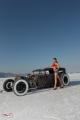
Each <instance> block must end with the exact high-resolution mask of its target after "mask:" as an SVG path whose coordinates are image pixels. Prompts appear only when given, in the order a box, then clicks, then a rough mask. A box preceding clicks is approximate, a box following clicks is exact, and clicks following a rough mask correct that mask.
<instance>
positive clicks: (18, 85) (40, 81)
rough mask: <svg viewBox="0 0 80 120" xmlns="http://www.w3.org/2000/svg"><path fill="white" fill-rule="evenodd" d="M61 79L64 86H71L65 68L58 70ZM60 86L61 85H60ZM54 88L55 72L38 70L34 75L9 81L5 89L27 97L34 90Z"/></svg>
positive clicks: (50, 69)
mask: <svg viewBox="0 0 80 120" xmlns="http://www.w3.org/2000/svg"><path fill="white" fill-rule="evenodd" d="M58 74H59V77H60V79H61V80H62V81H63V84H64V86H67V85H68V84H69V76H68V74H67V73H66V69H65V68H60V69H59V70H58ZM58 85H59V83H58ZM53 86H54V70H53V69H52V68H44V69H36V70H33V71H32V74H28V75H27V76H26V77H25V76H16V77H15V78H14V79H7V80H5V82H4V84H3V88H4V90H5V91H7V92H11V91H13V92H14V93H15V94H16V95H18V96H23V95H26V94H27V92H29V91H31V90H33V89H44V88H50V87H53Z"/></svg>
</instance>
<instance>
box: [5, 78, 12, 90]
mask: <svg viewBox="0 0 80 120" xmlns="http://www.w3.org/2000/svg"><path fill="white" fill-rule="evenodd" d="M13 84H14V80H13V79H7V80H6V81H5V82H4V83H3V89H4V90H5V91H6V92H12V87H13Z"/></svg>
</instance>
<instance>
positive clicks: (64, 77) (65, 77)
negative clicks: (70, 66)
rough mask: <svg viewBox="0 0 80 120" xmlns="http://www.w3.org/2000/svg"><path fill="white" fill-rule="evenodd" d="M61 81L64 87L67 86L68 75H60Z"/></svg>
mask: <svg viewBox="0 0 80 120" xmlns="http://www.w3.org/2000/svg"><path fill="white" fill-rule="evenodd" d="M61 80H62V81H63V85H64V86H67V85H69V82H70V80H69V76H68V74H62V75H61Z"/></svg>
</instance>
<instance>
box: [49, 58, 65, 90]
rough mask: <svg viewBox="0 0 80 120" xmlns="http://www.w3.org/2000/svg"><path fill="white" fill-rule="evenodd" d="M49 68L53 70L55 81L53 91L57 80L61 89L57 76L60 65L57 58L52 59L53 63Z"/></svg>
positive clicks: (61, 83)
mask: <svg viewBox="0 0 80 120" xmlns="http://www.w3.org/2000/svg"><path fill="white" fill-rule="evenodd" d="M51 68H53V70H54V80H55V82H54V90H56V89H57V82H58V80H59V82H60V87H61V88H62V87H63V82H62V80H61V79H60V77H59V75H58V70H59V68H60V65H59V62H58V60H57V58H53V63H52V65H51Z"/></svg>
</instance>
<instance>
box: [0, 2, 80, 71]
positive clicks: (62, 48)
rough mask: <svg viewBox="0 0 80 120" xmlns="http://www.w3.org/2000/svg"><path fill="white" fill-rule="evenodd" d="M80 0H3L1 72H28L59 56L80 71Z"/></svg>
mask: <svg viewBox="0 0 80 120" xmlns="http://www.w3.org/2000/svg"><path fill="white" fill-rule="evenodd" d="M79 52H80V1H79V0H7V1H6V0H1V1H0V71H3V72H14V73H16V72H17V73H24V72H30V71H32V70H33V69H36V68H43V67H47V66H49V65H50V64H51V63H52V58H53V57H57V58H58V59H59V61H60V64H61V66H63V67H66V68H67V71H69V72H80V53H79Z"/></svg>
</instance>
